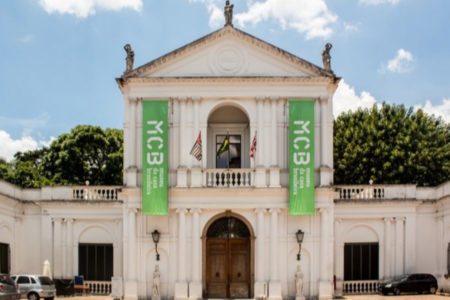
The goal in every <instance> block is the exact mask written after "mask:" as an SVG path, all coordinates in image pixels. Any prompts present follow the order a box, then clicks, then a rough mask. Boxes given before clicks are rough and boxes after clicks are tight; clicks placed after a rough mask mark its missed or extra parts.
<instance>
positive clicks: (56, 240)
mask: <svg viewBox="0 0 450 300" xmlns="http://www.w3.org/2000/svg"><path fill="white" fill-rule="evenodd" d="M53 222H54V223H53V226H54V229H53V230H54V231H53V232H54V234H53V261H54V265H53V277H54V278H61V277H62V272H61V266H62V259H61V218H54V219H53Z"/></svg>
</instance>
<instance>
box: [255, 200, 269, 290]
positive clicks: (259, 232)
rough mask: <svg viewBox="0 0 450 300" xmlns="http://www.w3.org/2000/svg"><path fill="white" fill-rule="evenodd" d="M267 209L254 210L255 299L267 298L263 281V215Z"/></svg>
mask: <svg viewBox="0 0 450 300" xmlns="http://www.w3.org/2000/svg"><path fill="white" fill-rule="evenodd" d="M266 212H267V209H265V208H257V209H255V214H256V220H257V227H256V266H255V267H256V278H255V279H256V282H255V293H254V294H255V298H267V282H266V281H265V265H266V263H265V261H264V258H265V247H264V239H265V232H264V228H265V222H264V219H265V216H264V215H265V214H266Z"/></svg>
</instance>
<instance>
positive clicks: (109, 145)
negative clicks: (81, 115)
mask: <svg viewBox="0 0 450 300" xmlns="http://www.w3.org/2000/svg"><path fill="white" fill-rule="evenodd" d="M122 159H123V134H122V131H121V130H118V129H105V130H103V129H102V128H100V127H98V126H90V125H79V126H77V127H75V128H73V129H72V130H71V131H70V132H69V133H66V134H62V135H61V136H59V137H58V138H57V139H55V140H54V141H53V142H52V143H51V144H50V146H49V147H45V148H42V149H38V150H33V151H26V152H18V153H16V154H15V155H14V160H13V161H12V162H11V163H8V162H6V161H4V160H0V179H3V180H6V181H9V182H11V183H14V184H16V185H19V186H21V187H26V188H38V187H41V186H44V185H84V184H85V182H86V181H89V183H90V184H92V185H121V184H122V165H123V163H122Z"/></svg>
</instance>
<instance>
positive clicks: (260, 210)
mask: <svg viewBox="0 0 450 300" xmlns="http://www.w3.org/2000/svg"><path fill="white" fill-rule="evenodd" d="M255 213H256V214H260V213H262V214H265V213H267V208H256V209H255Z"/></svg>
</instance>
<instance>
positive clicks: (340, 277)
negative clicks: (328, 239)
mask: <svg viewBox="0 0 450 300" xmlns="http://www.w3.org/2000/svg"><path fill="white" fill-rule="evenodd" d="M341 222H342V220H341V219H336V220H335V221H334V274H335V275H336V292H335V296H342V294H343V290H342V289H343V286H342V285H343V281H344V244H343V243H342V241H341V239H339V238H338V237H339V236H340V234H339V233H340V230H341V228H340V226H341Z"/></svg>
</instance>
